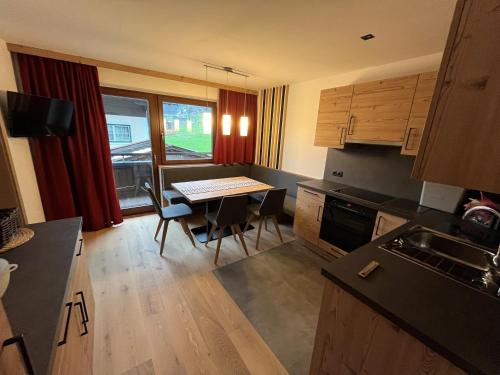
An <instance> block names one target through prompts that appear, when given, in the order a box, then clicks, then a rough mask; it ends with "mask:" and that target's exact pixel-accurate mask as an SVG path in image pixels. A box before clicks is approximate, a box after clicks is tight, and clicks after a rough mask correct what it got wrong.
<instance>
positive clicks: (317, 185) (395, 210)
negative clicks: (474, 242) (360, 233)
mask: <svg viewBox="0 0 500 375" xmlns="http://www.w3.org/2000/svg"><path fill="white" fill-rule="evenodd" d="M297 185H299V186H302V187H304V188H307V189H311V190H314V191H317V192H319V193H323V194H326V195H329V196H332V197H337V198H341V199H346V200H349V201H352V202H353V203H358V204H361V205H364V206H366V207H370V208H373V209H375V210H381V211H384V212H387V213H388V214H393V215H396V216H400V217H404V218H405V219H409V220H412V219H414V218H415V217H417V216H419V215H420V214H422V213H423V212H425V211H427V210H429V208H428V207H425V206H420V205H419V204H418V203H417V202H413V201H411V200H408V199H402V198H394V199H392V200H390V201H388V202H386V203H384V204H382V205H379V204H372V203H370V202H366V201H363V200H361V199H358V198H356V197H352V196H346V195H345V194H342V193H341V192H338V191H336V190H340V189H343V188H347V187H350V186H348V185H343V184H339V183H337V182H331V181H327V180H306V181H300V182H297Z"/></svg>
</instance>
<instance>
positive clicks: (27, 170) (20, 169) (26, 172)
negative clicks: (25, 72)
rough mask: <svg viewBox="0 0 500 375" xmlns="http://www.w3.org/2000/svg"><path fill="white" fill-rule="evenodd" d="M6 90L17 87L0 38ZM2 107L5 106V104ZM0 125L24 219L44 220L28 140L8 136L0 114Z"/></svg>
mask: <svg viewBox="0 0 500 375" xmlns="http://www.w3.org/2000/svg"><path fill="white" fill-rule="evenodd" d="M7 90H8V91H17V87H16V81H15V77H14V69H13V67H12V60H11V57H10V53H9V51H8V50H7V45H6V43H5V41H4V40H3V39H0V91H2V92H4V91H7ZM3 104H5V103H3ZM3 107H4V108H5V106H3ZM0 127H1V129H0V132H1V134H0V136H2V137H4V138H5V139H6V140H7V142H6V144H7V145H8V150H7V152H8V154H9V156H10V159H11V162H12V166H13V171H14V178H15V181H14V183H15V185H16V188H17V191H18V195H19V198H20V200H21V206H22V207H21V209H22V210H23V211H24V213H25V215H26V220H27V222H28V223H37V222H41V221H45V215H44V213H43V207H42V201H41V199H40V193H39V191H38V184H37V181H36V175H35V169H34V167H33V159H32V158H31V152H30V148H29V144H28V140H27V139H26V138H8V137H7V132H6V128H5V124H4V120H3V117H2V116H0Z"/></svg>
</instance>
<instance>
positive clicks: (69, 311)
mask: <svg viewBox="0 0 500 375" xmlns="http://www.w3.org/2000/svg"><path fill="white" fill-rule="evenodd" d="M66 307H67V308H68V315H67V317H66V326H65V327H64V336H63V339H62V340H61V341H59V342H58V343H57V346H61V345H64V344H66V339H67V338H68V329H69V321H70V319H71V309H72V308H73V303H72V302H68V303H67V304H66Z"/></svg>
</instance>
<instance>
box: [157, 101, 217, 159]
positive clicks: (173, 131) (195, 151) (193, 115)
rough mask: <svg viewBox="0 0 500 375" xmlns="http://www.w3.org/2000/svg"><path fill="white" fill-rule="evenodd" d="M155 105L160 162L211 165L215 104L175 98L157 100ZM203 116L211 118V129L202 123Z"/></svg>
mask: <svg viewBox="0 0 500 375" xmlns="http://www.w3.org/2000/svg"><path fill="white" fill-rule="evenodd" d="M159 104H160V105H159V107H160V110H161V116H160V117H161V119H162V121H163V124H162V126H163V139H162V141H163V144H164V152H163V160H164V162H165V163H166V164H174V163H192V162H207V161H212V158H213V139H214V137H213V132H214V129H215V127H214V124H215V121H216V104H215V103H213V102H209V103H208V104H207V102H205V101H200V100H193V99H184V98H175V97H160V103H159ZM207 112H208V113H210V115H211V119H212V124H211V126H207V125H206V124H205V125H204V123H203V116H204V113H207ZM205 116H206V115H205Z"/></svg>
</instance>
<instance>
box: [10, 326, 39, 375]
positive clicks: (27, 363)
mask: <svg viewBox="0 0 500 375" xmlns="http://www.w3.org/2000/svg"><path fill="white" fill-rule="evenodd" d="M13 344H17V346H18V348H19V351H20V352H21V356H22V357H23V362H24V367H25V368H26V372H27V373H28V374H29V375H34V374H35V371H34V370H33V365H32V364H31V359H30V355H29V352H28V348H27V347H26V343H25V342H24V337H23V335H19V336H14V337H11V338H10V339H7V340H5V341H4V342H3V344H2V349H3V348H5V347H6V346H9V345H13Z"/></svg>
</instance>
